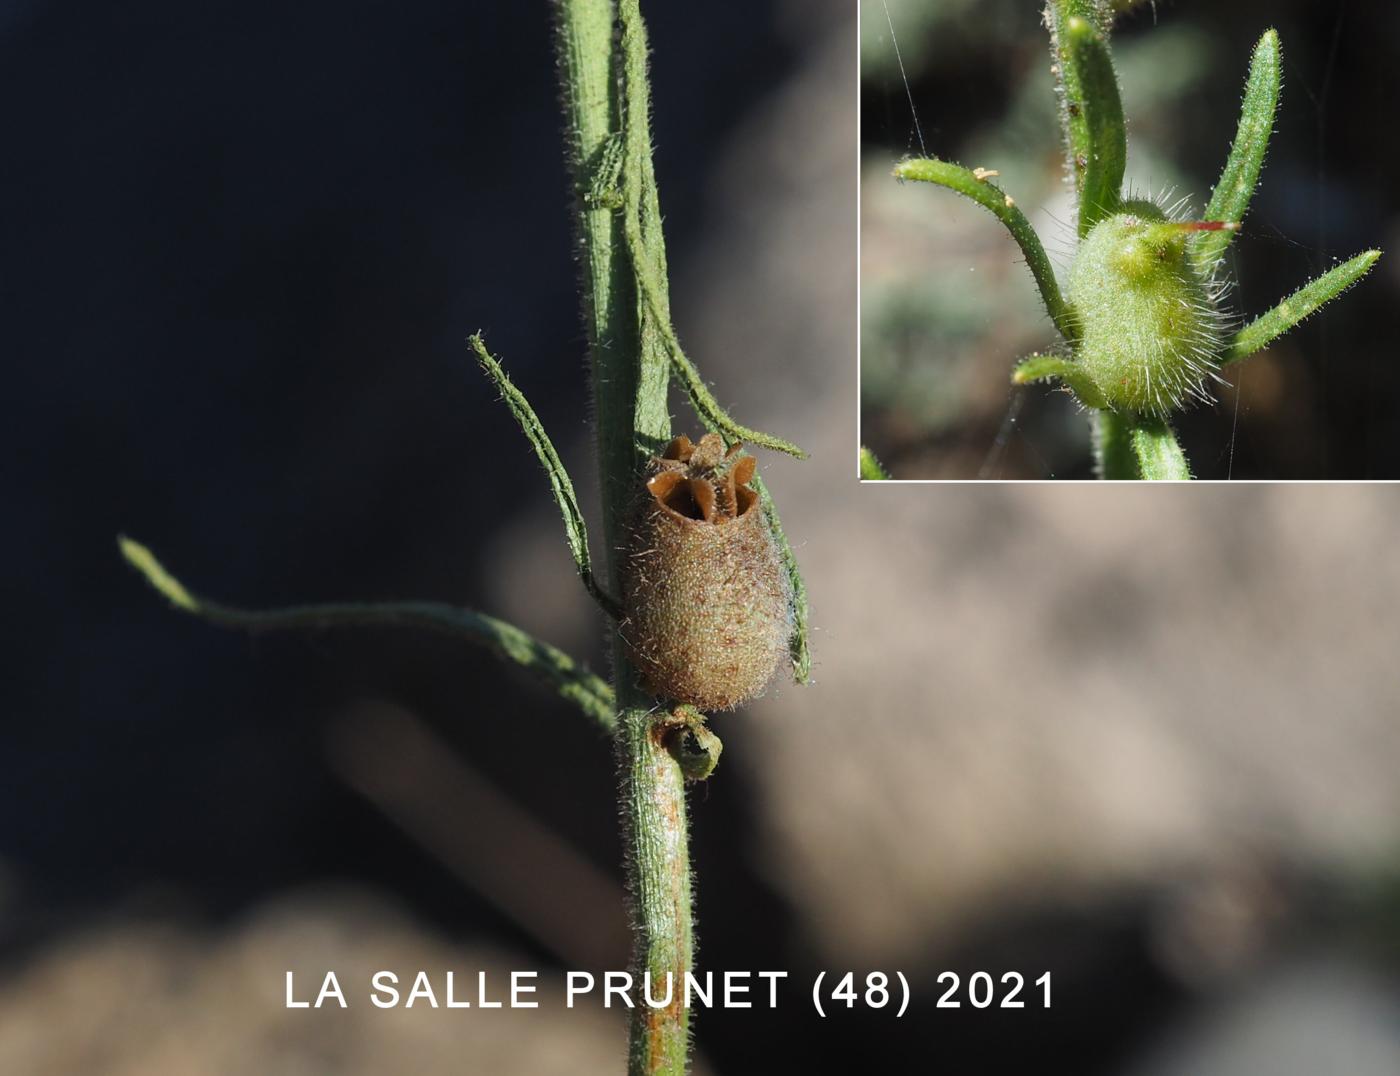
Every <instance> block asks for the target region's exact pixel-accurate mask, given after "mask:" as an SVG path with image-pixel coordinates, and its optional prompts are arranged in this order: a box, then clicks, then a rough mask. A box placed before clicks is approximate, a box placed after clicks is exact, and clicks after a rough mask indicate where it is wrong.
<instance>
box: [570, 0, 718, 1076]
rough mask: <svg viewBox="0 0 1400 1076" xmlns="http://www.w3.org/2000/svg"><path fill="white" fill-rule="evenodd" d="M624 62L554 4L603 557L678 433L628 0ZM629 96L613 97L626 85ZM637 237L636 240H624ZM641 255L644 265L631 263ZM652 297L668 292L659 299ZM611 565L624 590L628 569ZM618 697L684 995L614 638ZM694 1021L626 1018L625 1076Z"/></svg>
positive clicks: (628, 769) (660, 801)
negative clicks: (617, 200) (614, 204)
mask: <svg viewBox="0 0 1400 1076" xmlns="http://www.w3.org/2000/svg"><path fill="white" fill-rule="evenodd" d="M617 13H618V15H619V16H620V18H621V22H622V35H621V51H620V54H619V53H617V52H615V50H614V49H613V15H614V10H613V4H612V2H611V0H559V5H558V47H559V59H560V68H561V76H562V81H563V99H564V112H565V120H566V125H567V141H568V158H569V166H570V169H571V171H572V173H573V178H574V187H575V190H576V192H577V193H578V197H577V199H576V201H575V210H576V213H577V222H578V233H579V239H580V242H581V245H582V249H583V276H584V280H583V291H584V317H585V324H586V327H587V332H588V342H589V353H590V358H591V366H592V377H593V394H594V400H595V404H596V414H597V419H598V455H599V469H600V473H601V475H602V488H603V529H604V535H605V541H606V544H607V548H608V549H609V550H617V549H620V548H622V547H623V546H624V545H625V538H626V534H625V525H626V516H627V513H628V512H629V511H630V510H631V508H632V504H633V493H634V487H635V484H636V482H637V480H638V478H639V476H640V473H641V467H642V464H643V462H644V460H645V458H646V457H647V456H648V455H649V454H652V453H656V452H658V451H659V449H660V447H661V446H662V445H663V444H664V443H665V442H666V440H667V439H668V438H669V436H670V414H669V411H668V408H667V403H666V388H667V384H668V381H669V377H670V355H669V352H668V348H667V341H666V340H665V338H664V334H663V333H662V331H661V330H660V328H659V325H658V323H659V322H662V321H665V320H666V311H665V310H664V307H663V305H662V304H663V303H664V301H665V297H664V294H662V295H657V294H651V295H641V294H639V291H638V289H637V287H636V286H635V285H634V284H633V283H632V281H633V280H635V279H637V277H639V276H644V275H645V276H650V277H652V278H653V279H654V278H657V277H659V278H660V279H665V272H666V268H665V246H664V240H663V237H662V233H661V217H660V211H659V207H658V202H657V196H656V183H655V178H654V174H653V172H652V165H651V136H650V123H649V114H648V109H649V100H648V98H649V94H648V90H647V80H646V63H647V55H646V37H645V29H644V27H643V25H642V20H641V15H640V12H639V11H638V8H637V3H636V0H622V3H621V4H620V5H619V11H618V12H617ZM619 79H620V80H621V82H622V85H623V87H624V92H623V100H621V101H619V100H618V99H617V98H616V97H615V96H614V94H613V88H614V86H615V85H616V84H617V82H618V80H619ZM619 135H620V136H621V138H622V141H623V146H624V149H623V152H622V156H621V163H620V170H621V176H620V179H621V186H622V192H621V194H622V197H621V215H620V216H619V215H618V214H616V213H614V212H613V210H612V209H611V208H610V207H609V204H608V203H609V202H610V201H611V199H608V198H598V197H593V198H589V199H585V198H584V192H586V191H587V192H591V193H594V194H596V193H597V190H596V186H595V183H594V180H595V179H596V178H597V176H596V174H595V171H596V170H598V169H599V168H600V167H607V168H609V169H611V168H616V167H618V163H617V160H616V154H615V151H614V153H613V160H611V161H607V160H605V159H604V158H606V157H607V156H608V155H609V147H610V146H615V145H616V137H615V136H619ZM628 231H630V232H631V233H632V240H633V241H632V242H631V243H629V241H628V235H627V232H628ZM641 258H645V259H646V263H647V264H645V265H635V264H633V263H635V262H636V261H637V260H639V259H641ZM657 290H658V291H659V290H660V289H657ZM610 560H611V575H612V589H613V590H614V592H617V593H621V590H622V587H621V581H620V578H619V572H620V563H619V558H617V557H616V556H614V557H612V558H610ZM613 649H614V663H613V668H614V687H615V690H616V693H617V698H618V702H619V704H620V706H621V713H620V715H619V723H618V737H617V745H618V759H619V769H620V771H621V791H620V796H621V801H622V815H623V819H624V823H625V835H624V836H625V840H626V842H627V848H626V859H627V872H628V887H629V891H630V893H631V899H632V905H633V908H632V910H633V915H632V922H633V929H634V939H633V970H634V973H642V972H650V973H651V976H652V979H653V981H654V982H656V983H657V985H658V987H660V988H661V990H662V991H663V992H664V983H665V977H666V976H667V975H668V974H669V975H670V976H671V980H672V984H673V987H674V989H673V997H678V996H679V993H678V991H679V989H680V988H681V985H682V980H683V978H684V975H685V972H686V971H688V970H690V967H691V945H692V941H691V939H692V923H691V893H690V887H691V880H690V857H689V852H688V848H687V831H686V804H685V778H684V774H683V772H682V770H681V767H680V765H679V764H678V763H677V762H676V760H675V758H674V757H672V755H671V754H670V753H669V752H668V751H667V750H666V746H665V743H664V735H665V734H664V729H663V726H662V725H661V724H660V723H658V722H657V721H656V720H655V719H654V717H653V713H652V709H653V703H652V700H651V699H650V698H648V697H647V695H646V694H645V693H644V692H643V691H642V690H641V689H640V687H639V686H638V685H637V682H636V674H635V672H634V670H633V668H632V666H631V664H630V663H629V662H628V660H627V657H626V649H625V647H624V646H623V645H622V640H621V638H620V637H619V636H617V635H616V633H615V634H614V639H613ZM688 1040H689V1028H688V1013H687V1011H686V1009H685V1008H684V1006H681V1005H679V1004H675V1005H672V1006H669V1007H667V1008H664V1009H651V1008H649V1007H647V1006H640V1007H638V1008H636V1009H633V1010H632V1019H631V1023H630V1028H629V1043H628V1071H629V1072H630V1073H633V1074H637V1076H640V1074H642V1073H665V1074H668V1076H669V1074H674V1076H681V1074H683V1073H684V1072H685V1070H686V1062H687V1055H688V1052H689V1041H688Z"/></svg>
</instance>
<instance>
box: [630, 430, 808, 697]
mask: <svg viewBox="0 0 1400 1076" xmlns="http://www.w3.org/2000/svg"><path fill="white" fill-rule="evenodd" d="M739 449H740V446H739V445H734V446H733V447H732V448H730V449H728V450H726V449H725V446H724V442H723V440H722V439H721V438H720V437H719V435H718V434H714V433H708V434H706V435H705V436H704V437H702V438H700V441H699V443H692V442H691V441H690V439H689V438H688V437H677V438H676V439H675V440H674V441H672V442H671V444H670V445H669V446H667V448H666V451H665V452H664V453H663V454H662V455H661V456H659V457H657V458H654V459H653V460H652V461H651V463H650V465H649V468H648V474H647V477H646V479H645V482H644V488H643V489H642V490H641V491H640V496H639V504H638V507H637V509H636V511H635V513H634V517H633V519H632V524H631V533H630V536H629V548H628V559H627V565H626V568H627V570H626V573H625V576H624V579H623V612H624V617H623V622H622V637H623V639H624V640H625V642H626V644H627V648H628V652H629V655H630V657H631V659H632V661H633V663H634V664H635V665H636V667H637V669H638V670H639V671H640V673H641V675H642V678H643V680H644V682H645V684H646V687H647V689H648V690H649V691H650V692H651V693H652V694H653V695H656V696H658V697H661V698H666V699H672V700H674V701H676V702H682V703H689V704H690V705H692V706H695V707H697V708H698V709H700V710H708V711H712V710H728V709H732V708H734V707H735V706H738V705H739V704H740V703H742V702H745V701H747V700H749V699H751V698H753V697H754V696H756V695H758V694H760V693H761V692H762V691H763V689H764V688H765V687H767V686H768V683H769V681H771V680H772V678H773V674H774V673H775V672H776V671H777V669H778V666H779V665H780V663H781V662H782V660H783V659H784V657H785V656H786V655H787V645H788V638H789V636H790V634H791V632H792V618H791V595H790V592H789V583H788V578H787V573H786V572H785V571H784V569H783V563H782V558H781V556H780V554H779V552H778V548H777V545H776V543H775V542H774V539H773V535H772V531H771V530H770V528H769V526H768V520H767V518H766V516H765V514H764V511H763V505H762V503H761V502H760V500H759V496H758V494H757V493H756V492H755V491H754V490H752V489H750V488H749V483H750V482H751V481H752V479H753V477H754V472H755V469H756V466H757V464H756V461H755V460H754V459H753V457H752V456H742V455H739Z"/></svg>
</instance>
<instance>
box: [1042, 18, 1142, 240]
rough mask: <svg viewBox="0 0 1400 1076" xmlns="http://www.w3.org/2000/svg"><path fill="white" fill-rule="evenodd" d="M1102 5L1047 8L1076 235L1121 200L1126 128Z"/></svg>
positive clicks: (1110, 210) (1107, 20)
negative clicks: (1076, 203) (1076, 212)
mask: <svg viewBox="0 0 1400 1076" xmlns="http://www.w3.org/2000/svg"><path fill="white" fill-rule="evenodd" d="M1110 19H1111V13H1110V12H1108V11H1107V10H1106V9H1105V8H1104V6H1103V5H1102V4H1094V3H1085V2H1083V0H1080V2H1075V0H1054V2H1052V3H1051V5H1050V7H1049V10H1048V11H1047V21H1048V22H1049V25H1050V31H1051V47H1052V50H1053V53H1054V57H1055V64H1054V69H1055V77H1056V78H1057V80H1058V82H1059V86H1060V120H1061V123H1062V125H1063V127H1064V131H1065V141H1066V148H1067V151H1068V154H1069V170H1070V174H1071V175H1072V176H1073V178H1074V189H1075V191H1076V192H1078V194H1079V237H1080V238H1081V239H1082V238H1084V236H1086V235H1088V234H1089V229H1090V228H1092V227H1093V226H1094V225H1095V224H1097V223H1098V222H1099V221H1100V220H1102V219H1103V218H1104V217H1105V216H1107V215H1109V214H1110V213H1113V212H1115V211H1116V210H1117V209H1118V208H1119V206H1120V205H1121V204H1122V188H1123V170H1124V168H1125V167H1126V165H1127V160H1128V144H1127V131H1126V128H1125V126H1124V122H1123V102H1122V98H1121V96H1120V95H1119V91H1118V76H1117V74H1116V73H1115V72H1114V70H1113V60H1112V58H1111V57H1110V55H1109V51H1108V34H1107V27H1108V23H1109V21H1110Z"/></svg>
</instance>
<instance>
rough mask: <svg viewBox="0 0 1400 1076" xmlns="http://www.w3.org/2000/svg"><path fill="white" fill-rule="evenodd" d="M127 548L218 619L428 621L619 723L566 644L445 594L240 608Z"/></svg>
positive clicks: (176, 602)
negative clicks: (196, 589)
mask: <svg viewBox="0 0 1400 1076" xmlns="http://www.w3.org/2000/svg"><path fill="white" fill-rule="evenodd" d="M117 545H118V546H119V547H120V549H121V552H122V556H123V557H125V558H126V560H127V562H128V563H130V564H131V565H132V566H133V567H135V568H136V569H137V570H138V571H139V572H141V574H142V575H143V576H145V578H146V582H148V583H149V584H150V585H151V586H152V587H154V588H155V589H156V590H157V591H159V592H160V593H161V594H163V595H164V596H165V597H166V598H167V599H168V600H169V601H170V604H171V605H173V606H174V607H175V608H176V609H180V610H182V611H184V612H186V613H191V614H193V615H194V616H197V617H200V618H201V619H203V620H206V621H209V622H210V623H213V624H220V625H222V626H224V627H229V628H242V629H245V630H248V631H282V630H287V629H294V628H338V627H349V626H356V625H358V626H375V625H393V626H405V627H421V628H431V629H433V630H436V631H444V632H447V633H449V634H452V635H457V636H459V637H461V638H464V639H467V640H469V641H470V642H473V643H476V644H478V645H481V646H485V647H486V648H487V649H489V650H491V651H492V652H494V653H495V654H496V656H497V657H499V658H502V659H504V660H506V661H510V662H513V663H514V664H516V665H519V666H521V667H522V668H524V669H527V670H529V671H530V672H531V673H533V674H534V675H535V676H536V677H537V678H538V679H540V680H542V681H543V682H544V683H546V684H547V685H549V686H550V687H551V688H553V689H554V691H555V692H556V693H557V694H558V695H559V696H560V697H561V698H564V699H567V700H568V701H569V702H571V703H573V704H574V705H575V706H577V707H578V708H579V709H580V710H582V711H583V712H584V713H585V714H586V715H587V716H588V717H591V718H592V719H593V720H594V722H596V723H597V725H598V727H599V728H600V729H601V730H602V731H604V732H609V733H610V732H612V731H613V729H614V728H615V727H616V724H617V713H616V708H615V705H614V699H613V691H612V688H610V687H609V686H608V684H607V682H606V681H604V680H603V679H601V678H600V677H598V676H596V675H595V674H593V673H592V672H590V671H589V670H588V667H587V666H586V665H584V664H582V663H581V662H578V661H575V660H574V659H573V658H571V657H569V655H568V654H565V653H564V652H563V651H562V650H558V649H556V648H555V647H552V646H550V645H549V644H548V643H546V642H542V641H540V640H539V639H536V638H535V637H534V636H533V635H530V634H529V633H528V632H525V631H522V630H521V629H520V628H517V627H516V626H515V625H514V624H508V623H506V622H505V621H504V620H497V619H496V618H495V617H491V616H487V615H486V614H484V613H478V612H474V611H473V610H470V609H458V608H456V607H454V606H451V605H445V604H442V603H440V602H368V603H364V604H359V603H353V602H343V603H342V602H337V603H333V604H327V605H295V606H289V607H287V608H284V609H267V610H255V609H238V608H235V607H233V606H229V605H221V604H219V603H218V602H212V601H209V600H208V599H207V598H203V597H200V596H199V595H197V594H193V593H191V592H190V591H189V590H187V589H186V588H185V586H184V584H183V583H181V582H180V581H179V580H178V579H176V578H175V577H174V576H173V575H171V574H170V573H169V572H168V571H166V569H165V566H164V565H162V564H161V563H160V561H158V560H157V559H156V557H155V554H154V553H152V552H151V551H150V550H149V549H147V548H146V547H145V546H144V545H142V544H141V543H140V542H137V541H134V540H132V539H130V538H126V537H121V538H118V539H117Z"/></svg>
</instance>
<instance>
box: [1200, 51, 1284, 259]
mask: <svg viewBox="0 0 1400 1076" xmlns="http://www.w3.org/2000/svg"><path fill="white" fill-rule="evenodd" d="M1281 68H1282V57H1281V55H1280V52H1279V41H1278V32H1277V31H1275V30H1266V31H1265V32H1264V36H1263V37H1261V38H1260V39H1259V43H1258V44H1257V45H1255V46H1254V57H1253V59H1251V60H1250V64H1249V77H1248V78H1247V79H1246V80H1245V85H1244V104H1243V105H1242V106H1241V108H1240V122H1239V127H1238V129H1237V130H1236V131H1235V142H1234V144H1233V145H1232V146H1231V147H1230V156H1229V159H1228V160H1226V162H1225V171H1223V172H1221V173H1220V179H1219V181H1218V182H1217V183H1216V184H1215V190H1213V191H1212V192H1211V196H1210V204H1209V205H1208V206H1207V207H1206V214H1205V219H1206V220H1223V221H1229V222H1232V223H1236V224H1237V223H1239V222H1240V221H1242V220H1244V215H1245V213H1246V211H1247V210H1248V209H1249V200H1250V198H1252V197H1253V196H1254V188H1255V187H1257V186H1258V185H1259V172H1260V170H1261V169H1262V168H1263V167H1264V155H1265V153H1266V152H1267V150H1268V148H1269V136H1270V135H1271V134H1273V131H1274V114H1275V113H1276V112H1277V111H1278V99H1279V72H1280V70H1281ZM1234 237H1235V233H1234V231H1231V230H1226V229H1222V230H1220V231H1213V232H1197V233H1196V235H1194V236H1193V237H1192V239H1191V257H1192V260H1193V262H1194V263H1195V266H1196V269H1197V270H1198V271H1199V272H1201V273H1210V272H1212V271H1213V270H1214V268H1215V266H1216V264H1217V263H1218V262H1219V261H1220V259H1221V258H1222V257H1223V256H1224V254H1225V251H1226V250H1227V249H1228V248H1229V246H1230V240H1232V239H1233V238H1234Z"/></svg>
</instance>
